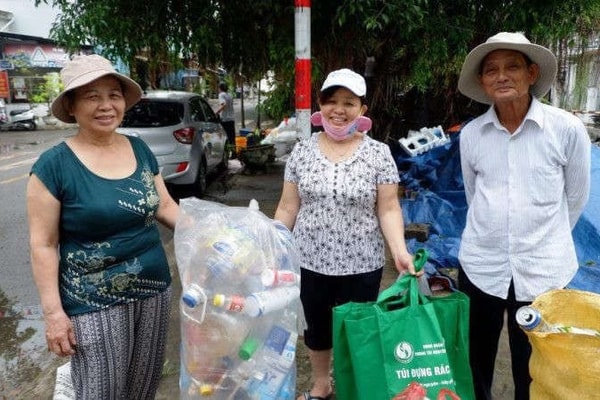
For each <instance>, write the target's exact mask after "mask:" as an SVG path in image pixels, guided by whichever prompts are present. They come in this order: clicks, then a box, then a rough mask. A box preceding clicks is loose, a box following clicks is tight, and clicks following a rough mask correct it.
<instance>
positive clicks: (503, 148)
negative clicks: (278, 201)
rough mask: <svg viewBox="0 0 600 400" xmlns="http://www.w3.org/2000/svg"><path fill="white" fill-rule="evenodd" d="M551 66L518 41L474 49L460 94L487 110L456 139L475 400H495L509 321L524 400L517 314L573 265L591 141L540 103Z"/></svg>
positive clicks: (462, 282)
mask: <svg viewBox="0 0 600 400" xmlns="http://www.w3.org/2000/svg"><path fill="white" fill-rule="evenodd" d="M556 70H557V63H556V58H555V56H554V54H552V52H551V51H550V50H548V49H546V48H544V47H542V46H539V45H536V44H533V43H531V42H530V41H529V40H527V38H526V37H525V36H523V35H522V34H520V33H508V32H502V33H499V34H497V35H495V36H492V37H490V38H489V39H488V40H487V41H486V42H485V43H483V44H481V45H479V46H477V47H476V48H474V49H473V50H472V51H471V52H470V53H469V55H468V56H467V58H466V59H465V62H464V64H463V67H462V71H461V73H460V78H459V82H458V88H459V90H460V91H461V92H462V93H463V94H464V95H466V96H468V97H470V98H471V99H473V100H475V101H478V102H480V103H484V104H490V105H491V107H490V108H489V109H488V111H487V112H486V113H485V114H483V115H481V116H480V117H478V118H476V119H475V120H473V121H471V122H470V123H468V124H467V125H466V126H465V127H464V128H463V130H462V132H461V138H460V152H461V164H462V173H463V178H464V185H465V194H466V197H467V202H468V204H469V209H468V213H467V223H466V227H465V230H464V232H463V234H462V239H461V246H460V251H459V260H460V264H461V269H460V271H459V287H460V289H461V290H462V291H464V292H466V293H467V294H468V295H469V296H470V298H471V335H470V341H471V351H470V355H471V368H472V370H473V375H474V382H475V391H476V396H477V399H491V398H492V397H491V386H492V379H493V374H494V362H495V359H496V352H497V348H498V339H499V337H500V332H501V330H502V327H503V325H504V314H505V312H507V314H508V318H507V321H508V335H509V342H510V349H511V360H512V373H513V380H514V384H515V399H528V398H529V383H530V381H531V378H530V375H529V370H528V363H529V356H530V354H531V347H530V345H529V342H528V340H527V336H526V335H525V334H524V333H523V331H522V330H521V329H520V328H519V327H518V325H517V323H516V321H515V313H516V311H517V309H518V308H519V307H521V306H523V305H527V304H530V303H531V302H532V301H533V300H534V299H535V297H536V296H538V295H539V294H541V293H544V292H545V291H548V290H550V289H555V288H562V287H565V286H566V285H567V284H568V283H569V282H570V281H571V279H572V278H573V276H574V275H575V273H576V271H577V267H578V262H577V257H576V254H575V248H574V245H573V239H572V235H571V230H572V228H573V227H574V226H575V223H576V222H577V219H578V218H579V216H580V214H581V212H582V210H583V208H584V206H585V204H586V202H587V200H588V196H589V190H590V138H589V136H588V134H587V131H586V129H585V127H584V125H583V123H582V122H581V121H580V120H579V119H578V118H577V117H575V116H574V115H572V114H570V113H568V112H566V111H564V110H560V109H558V108H556V107H552V106H549V105H546V104H543V103H542V102H540V101H539V100H538V97H542V96H544V95H545V94H546V93H548V91H549V90H550V87H551V85H552V82H553V81H554V78H555V76H556Z"/></svg>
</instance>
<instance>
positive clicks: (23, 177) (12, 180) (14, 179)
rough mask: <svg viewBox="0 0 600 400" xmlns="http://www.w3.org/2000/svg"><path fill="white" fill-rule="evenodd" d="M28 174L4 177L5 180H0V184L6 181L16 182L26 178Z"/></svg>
mask: <svg viewBox="0 0 600 400" xmlns="http://www.w3.org/2000/svg"><path fill="white" fill-rule="evenodd" d="M28 176H29V174H24V175H20V176H15V177H14V178H10V179H6V180H3V181H0V185H4V184H6V183H13V182H16V181H20V180H21V179H27V177H28Z"/></svg>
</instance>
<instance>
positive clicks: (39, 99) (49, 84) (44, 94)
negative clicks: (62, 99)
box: [30, 72, 63, 104]
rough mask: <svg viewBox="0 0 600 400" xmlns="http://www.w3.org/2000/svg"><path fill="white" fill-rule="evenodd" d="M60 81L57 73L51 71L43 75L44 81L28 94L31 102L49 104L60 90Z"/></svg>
mask: <svg viewBox="0 0 600 400" xmlns="http://www.w3.org/2000/svg"><path fill="white" fill-rule="evenodd" d="M62 87H63V85H62V83H61V82H60V79H59V77H58V73H56V72H52V73H49V74H46V75H44V83H42V84H40V85H38V86H37V87H36V88H35V90H34V93H33V94H32V95H31V96H30V99H31V101H32V102H33V103H47V104H50V103H51V102H52V101H53V100H54V99H55V98H56V97H57V96H58V94H59V93H60V91H61V90H62Z"/></svg>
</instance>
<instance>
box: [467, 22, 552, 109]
mask: <svg viewBox="0 0 600 400" xmlns="http://www.w3.org/2000/svg"><path fill="white" fill-rule="evenodd" d="M500 49H503V50H517V51H520V52H521V53H523V54H525V55H527V57H529V59H530V60H531V61H533V62H534V63H535V64H537V65H539V66H540V74H539V76H538V79H537V81H536V82H535V83H534V84H533V85H532V86H531V88H530V89H529V90H530V92H531V94H532V95H533V96H535V97H538V98H539V97H543V96H544V95H545V94H546V93H548V91H549V90H550V88H551V87H552V83H553V82H554V78H556V72H557V70H558V66H557V61H556V57H555V56H554V53H552V52H551V51H550V50H548V49H547V48H545V47H543V46H540V45H537V44H534V43H531V42H530V41H529V40H528V39H527V38H526V37H525V36H524V35H523V34H522V33H519V32H500V33H498V34H496V35H494V36H492V37H490V38H488V40H487V41H486V42H485V43H482V44H480V45H479V46H477V47H475V48H474V49H473V50H471V52H470V53H469V54H468V55H467V58H465V62H464V63H463V66H462V69H461V71H460V77H459V78H458V90H459V91H460V92H461V93H462V94H464V95H465V96H467V97H469V98H471V99H473V100H475V101H478V102H480V103H483V104H492V99H490V98H489V97H488V96H487V95H486V94H485V92H484V91H483V89H482V88H481V85H480V84H479V79H478V76H479V67H480V66H481V62H482V61H483V59H484V58H485V57H486V56H487V55H488V54H489V53H491V52H492V51H494V50H500Z"/></svg>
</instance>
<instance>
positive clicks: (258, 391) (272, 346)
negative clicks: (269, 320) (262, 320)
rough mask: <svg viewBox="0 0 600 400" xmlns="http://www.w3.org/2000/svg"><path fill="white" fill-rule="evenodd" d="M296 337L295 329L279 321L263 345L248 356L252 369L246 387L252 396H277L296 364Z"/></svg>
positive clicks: (264, 398)
mask: <svg viewBox="0 0 600 400" xmlns="http://www.w3.org/2000/svg"><path fill="white" fill-rule="evenodd" d="M297 340H298V334H297V333H295V332H291V331H289V330H287V329H285V328H283V327H282V326H279V325H274V326H273V327H272V329H271V330H270V331H269V333H268V335H267V337H266V339H265V341H264V343H263V344H262V347H261V348H260V349H259V350H258V351H257V352H256V353H255V354H254V355H253V356H252V358H251V359H250V360H249V362H250V363H251V364H250V365H253V373H252V376H251V378H250V379H249V382H248V383H247V385H246V390H247V393H248V394H249V395H250V397H251V398H258V399H261V400H276V399H278V400H279V399H280V397H279V395H280V392H281V390H282V388H283V386H284V384H285V382H286V379H287V378H288V375H289V374H290V371H291V370H292V367H293V366H294V365H295V363H294V361H295V354H296V342H297ZM286 390H287V389H286Z"/></svg>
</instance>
